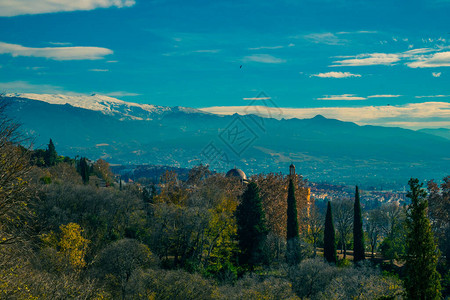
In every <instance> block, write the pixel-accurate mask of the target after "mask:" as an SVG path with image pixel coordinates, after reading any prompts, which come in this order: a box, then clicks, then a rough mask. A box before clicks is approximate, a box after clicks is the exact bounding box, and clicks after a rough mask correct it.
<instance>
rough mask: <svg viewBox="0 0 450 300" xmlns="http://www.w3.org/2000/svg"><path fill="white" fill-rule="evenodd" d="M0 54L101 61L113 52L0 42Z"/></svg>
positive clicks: (108, 50)
mask: <svg viewBox="0 0 450 300" xmlns="http://www.w3.org/2000/svg"><path fill="white" fill-rule="evenodd" d="M0 1H1V0H0ZM0 54H10V55H12V56H13V57H17V56H28V57H43V58H48V59H54V60H96V59H103V58H104V57H105V56H106V55H110V54H113V51H112V50H110V49H107V48H100V47H44V48H31V47H24V46H21V45H16V44H8V43H3V42H0Z"/></svg>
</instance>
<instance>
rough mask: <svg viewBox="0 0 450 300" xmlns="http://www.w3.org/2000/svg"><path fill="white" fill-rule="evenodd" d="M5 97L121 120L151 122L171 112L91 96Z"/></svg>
mask: <svg viewBox="0 0 450 300" xmlns="http://www.w3.org/2000/svg"><path fill="white" fill-rule="evenodd" d="M6 96H7V97H16V98H24V99H31V100H38V101H43V102H46V103H49V104H56V105H65V104H69V105H71V106H73V107H79V108H83V109H89V110H95V111H100V112H102V113H103V114H105V115H119V116H121V117H122V119H133V120H151V119H152V115H155V114H156V115H160V114H163V113H165V112H168V111H170V110H171V108H170V107H165V106H157V105H150V104H139V103H132V102H125V101H123V100H119V99H116V98H113V97H109V96H105V95H99V94H91V95H63V94H32V93H23V94H7V95H6Z"/></svg>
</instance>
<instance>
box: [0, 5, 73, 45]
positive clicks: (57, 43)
mask: <svg viewBox="0 0 450 300" xmlns="http://www.w3.org/2000/svg"><path fill="white" fill-rule="evenodd" d="M0 1H1V0H0ZM49 44H50V45H55V46H72V43H65V42H49Z"/></svg>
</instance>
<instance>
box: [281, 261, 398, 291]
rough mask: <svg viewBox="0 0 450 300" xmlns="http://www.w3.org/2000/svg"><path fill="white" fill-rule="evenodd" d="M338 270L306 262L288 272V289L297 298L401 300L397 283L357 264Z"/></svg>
mask: <svg viewBox="0 0 450 300" xmlns="http://www.w3.org/2000/svg"><path fill="white" fill-rule="evenodd" d="M346 261H347V262H348V263H349V264H350V266H348V267H346V268H339V267H337V266H334V265H330V264H327V263H326V262H324V261H323V260H322V259H319V258H316V259H306V260H303V261H302V262H301V263H300V264H299V265H298V266H292V267H290V268H289V270H288V278H289V279H290V281H291V282H292V288H293V290H294V291H295V293H296V294H297V296H298V297H300V298H301V299H382V298H383V297H386V299H401V296H402V293H403V289H402V286H401V281H400V280H398V278H395V277H388V276H383V275H382V274H381V273H380V271H379V270H377V269H374V268H373V267H371V266H369V265H367V264H365V263H361V264H360V266H359V267H358V268H355V267H351V263H350V261H348V260H346Z"/></svg>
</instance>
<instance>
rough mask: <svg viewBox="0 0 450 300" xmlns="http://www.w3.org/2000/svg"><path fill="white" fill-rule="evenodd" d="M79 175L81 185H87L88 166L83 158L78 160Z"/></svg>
mask: <svg viewBox="0 0 450 300" xmlns="http://www.w3.org/2000/svg"><path fill="white" fill-rule="evenodd" d="M80 174H81V179H82V180H83V183H84V184H87V183H89V166H88V164H87V161H86V158H85V157H82V158H81V159H80Z"/></svg>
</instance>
